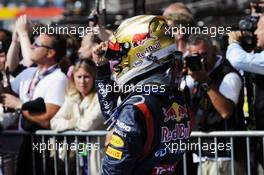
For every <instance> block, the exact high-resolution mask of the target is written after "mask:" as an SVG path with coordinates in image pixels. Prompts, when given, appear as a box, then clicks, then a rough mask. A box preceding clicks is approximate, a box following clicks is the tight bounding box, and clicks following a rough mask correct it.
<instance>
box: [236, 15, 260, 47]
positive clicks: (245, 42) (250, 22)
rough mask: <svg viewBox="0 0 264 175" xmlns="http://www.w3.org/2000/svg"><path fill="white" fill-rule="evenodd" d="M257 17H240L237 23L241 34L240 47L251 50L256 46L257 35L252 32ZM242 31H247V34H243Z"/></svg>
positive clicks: (255, 27) (255, 26)
mask: <svg viewBox="0 0 264 175" xmlns="http://www.w3.org/2000/svg"><path fill="white" fill-rule="evenodd" d="M258 19H259V17H258V16H251V17H250V18H249V19H242V20H240V21H239V23H238V27H239V30H240V31H241V32H242V34H243V36H242V38H241V47H242V48H243V49H244V50H245V51H247V52H251V51H252V50H254V49H255V48H256V46H257V37H256V35H255V34H254V32H255V30H256V29H257V23H258ZM244 32H247V34H244Z"/></svg>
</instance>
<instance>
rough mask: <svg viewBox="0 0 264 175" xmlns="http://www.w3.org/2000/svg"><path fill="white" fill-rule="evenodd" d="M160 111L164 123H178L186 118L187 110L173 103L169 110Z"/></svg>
mask: <svg viewBox="0 0 264 175" xmlns="http://www.w3.org/2000/svg"><path fill="white" fill-rule="evenodd" d="M162 110H163V114H164V116H165V118H164V122H167V121H169V120H176V121H177V122H180V121H181V119H183V118H187V117H188V111H187V109H186V108H185V107H183V106H181V105H179V104H178V103H176V102H174V103H173V104H172V105H171V107H170V108H169V109H165V108H162Z"/></svg>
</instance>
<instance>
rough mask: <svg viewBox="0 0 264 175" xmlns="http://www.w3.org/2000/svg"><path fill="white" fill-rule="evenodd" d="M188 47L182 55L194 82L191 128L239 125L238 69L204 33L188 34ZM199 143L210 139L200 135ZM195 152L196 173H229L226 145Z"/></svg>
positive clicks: (223, 128)
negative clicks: (219, 52)
mask: <svg viewBox="0 0 264 175" xmlns="http://www.w3.org/2000/svg"><path fill="white" fill-rule="evenodd" d="M188 50H189V53H190V54H189V56H187V57H186V58H185V62H184V66H185V68H186V71H187V72H188V75H190V76H191V77H192V78H193V79H194V80H195V81H196V82H197V83H196V84H195V85H193V87H192V90H191V92H192V93H191V98H192V109H193V112H194V114H195V120H196V126H195V128H194V130H196V131H203V132H211V131H226V130H238V129H242V128H243V125H244V124H243V117H242V115H241V114H238V113H239V112H241V111H239V110H237V109H242V107H241V106H242V103H241V102H242V101H241V100H240V97H241V93H240V92H241V87H242V80H241V77H240V75H239V73H238V72H237V71H236V70H235V69H234V68H233V67H232V66H231V64H230V63H229V62H228V61H227V60H226V59H224V58H222V57H221V56H219V55H216V49H215V47H214V46H213V44H212V42H211V40H210V38H208V37H207V36H204V35H192V36H190V38H189V40H188ZM188 86H190V85H188ZM241 113H242V112H241ZM239 117H241V118H239ZM202 143H203V144H204V143H207V144H208V145H211V144H213V143H214V139H213V138H203V139H202ZM218 143H222V144H224V145H227V144H228V140H226V138H219V139H218ZM216 151H217V153H218V158H217V161H215V160H216V159H215V154H214V152H216ZM197 155H198V154H197ZM197 155H196V156H194V157H193V161H194V163H197V162H200V161H202V162H201V164H200V165H199V167H198V174H203V175H210V174H215V172H216V171H218V174H230V173H231V157H230V149H229V150H228V149H227V147H225V148H224V149H222V150H218V149H217V147H216V149H214V150H210V149H209V150H202V154H201V155H199V157H198V156H197ZM235 156H236V155H235ZM200 158H201V159H200ZM235 160H236V158H235ZM217 164H218V165H217ZM220 165H221V166H220ZM236 172H237V171H236Z"/></svg>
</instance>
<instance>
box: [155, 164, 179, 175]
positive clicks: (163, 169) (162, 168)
mask: <svg viewBox="0 0 264 175" xmlns="http://www.w3.org/2000/svg"><path fill="white" fill-rule="evenodd" d="M175 168H176V165H175V164H174V165H167V164H163V165H158V166H155V167H154V168H153V170H152V173H151V175H161V174H166V175H172V174H173V173H174V172H175Z"/></svg>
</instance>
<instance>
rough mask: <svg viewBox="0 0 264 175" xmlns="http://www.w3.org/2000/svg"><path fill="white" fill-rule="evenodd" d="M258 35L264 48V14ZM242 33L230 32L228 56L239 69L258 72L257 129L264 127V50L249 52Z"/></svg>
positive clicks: (256, 91) (256, 83) (258, 43)
mask: <svg viewBox="0 0 264 175" xmlns="http://www.w3.org/2000/svg"><path fill="white" fill-rule="evenodd" d="M255 35H256V36H257V46H258V47H260V48H261V49H262V50H263V48H264V15H261V16H260V18H259V21H258V24H257V30H256V31H255ZM241 39H242V34H241V32H240V31H236V32H231V33H230V34H229V44H230V45H229V46H228V49H227V53H226V57H227V59H228V60H229V61H230V63H231V64H232V65H233V66H234V67H235V68H237V69H239V70H243V71H246V72H250V73H254V74H256V78H255V80H256V81H255V93H256V95H255V105H254V110H255V113H254V114H255V118H256V128H257V130H261V129H264V118H263V117H262V115H261V113H263V112H264V103H263V96H264V88H263V87H264V83H263V82H264V81H263V80H264V76H263V75H264V65H263V64H264V51H261V52H260V53H255V54H251V53H247V52H246V51H245V50H244V49H243V48H242V47H241V46H240V40H241Z"/></svg>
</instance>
